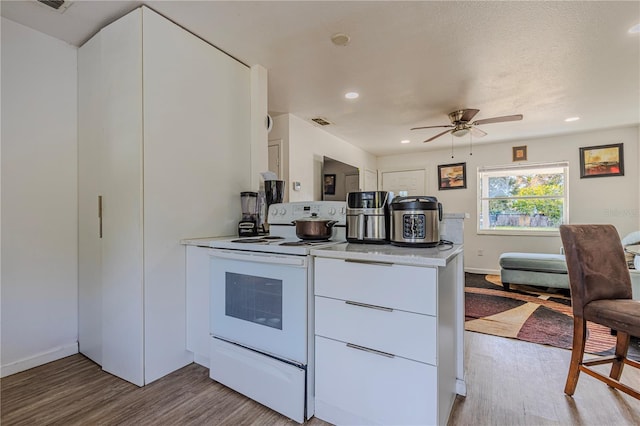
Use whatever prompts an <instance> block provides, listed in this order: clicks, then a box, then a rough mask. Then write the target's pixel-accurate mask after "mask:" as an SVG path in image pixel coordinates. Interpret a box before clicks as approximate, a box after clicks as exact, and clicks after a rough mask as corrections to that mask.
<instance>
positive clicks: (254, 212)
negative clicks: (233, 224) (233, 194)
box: [238, 191, 258, 237]
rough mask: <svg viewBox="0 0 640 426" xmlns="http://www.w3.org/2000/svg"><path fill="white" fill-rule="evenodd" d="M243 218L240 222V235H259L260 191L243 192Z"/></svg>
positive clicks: (241, 197) (241, 198)
mask: <svg viewBox="0 0 640 426" xmlns="http://www.w3.org/2000/svg"><path fill="white" fill-rule="evenodd" d="M240 204H241V206H242V219H241V220H240V222H239V223H238V235H239V236H241V237H253V236H256V235H258V193H257V192H250V191H246V192H241V193H240Z"/></svg>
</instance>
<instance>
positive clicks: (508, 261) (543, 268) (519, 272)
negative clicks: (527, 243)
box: [500, 253, 569, 290]
mask: <svg viewBox="0 0 640 426" xmlns="http://www.w3.org/2000/svg"><path fill="white" fill-rule="evenodd" d="M500 281H502V285H503V286H504V289H505V290H509V286H510V285H511V284H526V285H533V286H541V287H554V288H566V289H568V288H569V275H568V273H567V263H566V260H565V257H564V254H545V253H502V255H500Z"/></svg>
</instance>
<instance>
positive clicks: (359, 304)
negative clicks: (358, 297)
mask: <svg viewBox="0 0 640 426" xmlns="http://www.w3.org/2000/svg"><path fill="white" fill-rule="evenodd" d="M344 303H346V304H347V305H353V306H360V307H361V308H369V309H377V310H379V311H385V312H393V309H391V308H386V307H384V306H378V305H369V304H368V303H362V302H354V301H353V300H345V301H344Z"/></svg>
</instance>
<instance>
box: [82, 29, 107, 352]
mask: <svg viewBox="0 0 640 426" xmlns="http://www.w3.org/2000/svg"><path fill="white" fill-rule="evenodd" d="M100 41H101V37H100V35H98V36H96V37H93V38H92V39H91V40H89V41H88V42H87V43H85V44H84V45H83V46H82V47H80V48H79V49H78V176H79V179H78V299H79V300H78V345H79V350H80V353H82V354H84V355H86V356H87V357H88V358H89V359H91V360H93V361H94V362H96V363H97V364H99V365H102V262H101V257H102V237H101V235H100V234H101V220H100V217H99V213H98V208H99V206H98V197H100V196H101V195H102V181H101V169H102V166H101V164H102V159H103V158H104V156H103V155H101V152H102V144H103V141H102V136H103V135H102V131H101V129H102V126H101V120H102V117H103V116H104V114H103V106H104V103H103V102H96V99H103V96H104V95H103V92H102V89H103V86H102V84H101V81H102V74H101V69H102V66H101V44H100Z"/></svg>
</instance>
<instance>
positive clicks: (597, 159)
mask: <svg viewBox="0 0 640 426" xmlns="http://www.w3.org/2000/svg"><path fill="white" fill-rule="evenodd" d="M622 145H623V144H621V143H616V144H611V145H600V146H587V147H583V148H580V178H591V177H604V176H624V151H623V150H622Z"/></svg>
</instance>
